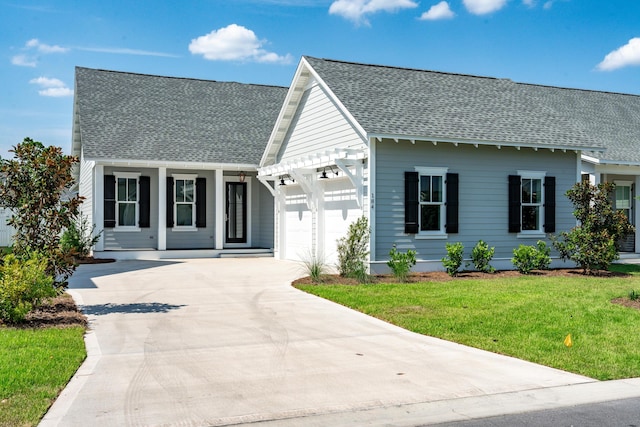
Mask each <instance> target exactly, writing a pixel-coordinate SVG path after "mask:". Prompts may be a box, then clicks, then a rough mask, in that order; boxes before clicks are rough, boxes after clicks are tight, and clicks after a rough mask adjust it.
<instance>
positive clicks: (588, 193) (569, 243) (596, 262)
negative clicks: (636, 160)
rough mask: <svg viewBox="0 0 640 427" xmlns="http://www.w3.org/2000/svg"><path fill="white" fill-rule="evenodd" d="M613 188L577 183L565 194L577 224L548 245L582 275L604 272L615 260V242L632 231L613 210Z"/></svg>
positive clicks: (620, 214)
mask: <svg viewBox="0 0 640 427" xmlns="http://www.w3.org/2000/svg"><path fill="white" fill-rule="evenodd" d="M614 189H615V185H614V184H611V183H603V184H598V185H597V186H595V185H591V184H590V183H588V182H579V183H577V184H575V185H574V186H573V187H572V188H571V189H570V190H569V191H567V197H568V198H569V200H570V201H571V203H573V206H574V208H575V210H574V212H573V214H574V215H575V217H576V219H577V220H578V225H577V226H576V227H574V228H572V229H571V231H568V232H567V231H563V232H562V233H560V235H559V236H553V237H552V242H553V246H554V247H555V248H556V249H557V250H558V252H559V253H560V256H561V257H562V259H564V260H569V259H570V260H572V261H574V262H575V263H576V264H578V265H579V266H580V267H581V268H582V269H583V271H584V272H585V273H586V272H589V273H594V272H596V271H597V270H599V269H601V270H606V269H608V268H609V265H610V264H611V262H613V261H614V260H616V259H618V258H619V253H618V247H617V246H616V243H617V241H618V240H619V239H620V238H621V237H623V236H624V235H626V234H628V233H632V232H634V231H635V228H634V227H633V226H632V225H631V224H629V220H628V219H627V217H626V216H625V215H624V213H623V212H621V211H616V210H615V209H614V207H613V204H612V202H611V194H612V193H613V190H614Z"/></svg>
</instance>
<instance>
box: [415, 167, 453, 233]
mask: <svg viewBox="0 0 640 427" xmlns="http://www.w3.org/2000/svg"><path fill="white" fill-rule="evenodd" d="M415 171H416V172H418V174H419V178H418V180H419V181H418V205H419V208H418V209H419V211H418V237H419V236H424V237H428V236H445V235H446V233H445V223H446V208H445V206H446V205H445V203H446V191H445V190H446V176H447V171H448V169H447V168H434V167H418V166H416V167H415Z"/></svg>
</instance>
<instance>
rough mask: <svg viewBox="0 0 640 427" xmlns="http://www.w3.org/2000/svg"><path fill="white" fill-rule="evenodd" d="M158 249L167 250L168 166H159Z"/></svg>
mask: <svg viewBox="0 0 640 427" xmlns="http://www.w3.org/2000/svg"><path fill="white" fill-rule="evenodd" d="M158 250H159V251H166V250H167V168H165V167H161V168H158Z"/></svg>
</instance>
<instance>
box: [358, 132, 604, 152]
mask: <svg viewBox="0 0 640 427" xmlns="http://www.w3.org/2000/svg"><path fill="white" fill-rule="evenodd" d="M368 136H369V138H375V139H377V140H378V141H382V139H391V140H394V141H396V142H397V141H399V140H401V139H403V140H406V141H411V143H414V144H415V142H416V141H423V142H431V143H433V144H437V143H449V144H454V145H458V144H466V145H474V146H476V148H477V147H478V146H479V145H489V146H496V147H498V148H502V147H513V148H517V149H520V148H533V149H534V150H539V149H540V150H542V149H545V150H563V151H583V150H585V151H605V148H604V147H590V146H583V147H576V146H571V145H561V144H558V145H547V144H530V143H521V144H517V143H514V142H503V141H502V142H501V141H480V140H478V141H473V140H467V139H457V138H441V137H429V136H424V135H422V136H417V135H391V134H369V135H368Z"/></svg>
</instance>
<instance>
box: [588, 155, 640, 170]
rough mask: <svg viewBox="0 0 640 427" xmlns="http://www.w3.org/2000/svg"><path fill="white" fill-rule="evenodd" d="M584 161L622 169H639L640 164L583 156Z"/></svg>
mask: <svg viewBox="0 0 640 427" xmlns="http://www.w3.org/2000/svg"><path fill="white" fill-rule="evenodd" d="M582 160H584V161H585V162H589V163H593V164H595V165H597V166H621V167H638V166H640V162H625V161H622V160H606V159H605V160H602V159H596V158H593V157H589V156H584V155H583V156H582Z"/></svg>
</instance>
